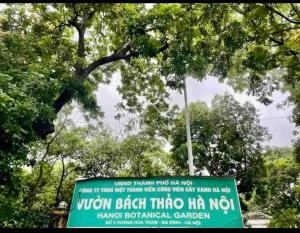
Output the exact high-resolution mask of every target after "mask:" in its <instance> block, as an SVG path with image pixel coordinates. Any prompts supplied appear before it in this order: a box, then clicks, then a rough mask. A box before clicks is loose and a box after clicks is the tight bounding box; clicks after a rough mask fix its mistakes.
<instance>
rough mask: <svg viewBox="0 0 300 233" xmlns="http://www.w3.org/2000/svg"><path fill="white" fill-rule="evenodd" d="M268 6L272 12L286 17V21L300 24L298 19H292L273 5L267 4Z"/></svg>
mask: <svg viewBox="0 0 300 233" xmlns="http://www.w3.org/2000/svg"><path fill="white" fill-rule="evenodd" d="M266 7H267V8H268V9H269V10H271V11H272V12H274V13H275V14H277V15H279V16H280V17H282V18H284V19H285V20H286V21H288V22H290V23H294V24H300V21H298V20H294V19H290V18H288V17H286V16H285V15H284V14H282V13H281V12H280V11H278V10H276V9H274V8H273V7H271V6H269V5H266Z"/></svg>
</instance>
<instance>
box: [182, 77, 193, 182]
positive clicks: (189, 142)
mask: <svg viewBox="0 0 300 233" xmlns="http://www.w3.org/2000/svg"><path fill="white" fill-rule="evenodd" d="M184 105H185V106H184V109H185V111H184V113H185V126H186V137H187V146H188V166H189V175H190V176H194V163H193V149H192V140H191V129H190V117H189V109H188V100H187V91H186V78H184Z"/></svg>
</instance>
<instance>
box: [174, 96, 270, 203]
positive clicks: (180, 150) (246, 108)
mask: <svg viewBox="0 0 300 233" xmlns="http://www.w3.org/2000/svg"><path fill="white" fill-rule="evenodd" d="M189 111H190V122H191V137H192V145H193V155H194V164H195V166H196V167H197V171H198V172H199V171H201V170H203V169H204V168H206V169H207V170H208V171H209V173H210V175H217V176H219V175H234V176H235V177H236V179H237V181H238V182H239V185H238V189H239V192H240V193H245V194H247V195H248V196H247V199H248V198H249V195H251V191H252V190H253V188H254V187H258V186H259V185H260V184H259V182H260V181H259V179H258V177H259V176H260V175H262V174H263V172H264V171H263V169H261V165H262V162H263V161H262V158H261V150H262V146H261V142H263V141H264V140H266V139H268V133H267V131H266V129H265V128H263V127H261V126H260V125H259V120H258V115H257V113H256V110H255V108H254V106H252V105H251V104H250V103H246V104H244V105H241V104H239V103H238V102H237V101H236V100H234V99H233V97H232V96H231V95H229V94H226V95H224V96H216V97H215V98H214V99H213V101H212V107H211V109H209V108H208V107H207V106H206V104H204V103H201V102H195V103H192V104H191V105H190V106H189ZM171 136H172V141H171V143H172V146H173V148H172V151H173V157H174V160H175V161H176V163H177V164H178V166H179V169H180V170H185V171H187V163H186V161H187V148H186V131H185V123H184V115H183V112H181V113H180V114H179V116H178V118H177V120H176V122H175V126H174V128H173V130H172V133H171ZM180 170H179V171H180ZM255 177H257V179H256V178H255Z"/></svg>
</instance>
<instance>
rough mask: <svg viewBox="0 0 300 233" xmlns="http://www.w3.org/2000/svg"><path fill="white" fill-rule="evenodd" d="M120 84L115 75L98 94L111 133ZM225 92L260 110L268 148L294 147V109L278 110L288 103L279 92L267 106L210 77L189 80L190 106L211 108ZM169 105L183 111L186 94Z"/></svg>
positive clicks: (176, 95) (174, 96)
mask: <svg viewBox="0 0 300 233" xmlns="http://www.w3.org/2000/svg"><path fill="white" fill-rule="evenodd" d="M120 80H121V77H120V74H119V73H116V74H114V75H113V77H112V81H111V83H110V84H109V85H105V84H101V85H100V86H99V88H98V90H97V92H96V96H97V101H98V104H99V105H100V106H101V108H102V110H103V111H104V112H105V116H104V119H103V123H104V124H106V125H108V126H109V127H110V128H111V129H112V130H118V125H117V124H116V120H114V116H115V115H116V113H117V111H116V108H115V107H114V106H115V105H116V104H117V103H118V102H120V101H121V97H120V95H119V94H118V92H117V89H116V88H117V86H118V85H120V84H121V83H120ZM225 92H228V93H230V94H232V95H233V96H234V98H235V99H236V100H237V101H239V102H240V103H245V102H246V101H249V102H251V103H252V104H253V105H254V106H255V107H256V108H257V110H258V113H259V116H260V123H261V125H262V126H264V127H266V128H268V131H269V133H270V134H271V135H272V139H271V140H270V141H269V142H265V143H264V144H265V145H269V146H276V147H282V146H290V145H291V143H292V140H293V139H295V138H294V136H293V131H294V130H295V129H296V128H295V124H294V123H291V122H290V121H289V119H288V116H291V115H292V107H285V108H283V109H278V107H277V105H278V104H282V102H283V101H284V100H286V98H287V97H288V95H287V94H283V93H281V92H279V91H277V92H275V93H274V94H273V96H272V99H273V100H274V101H273V103H272V104H270V105H268V106H265V105H263V104H261V103H259V102H258V101H257V100H256V98H255V97H253V96H248V95H247V94H245V93H235V92H234V90H233V89H232V88H231V87H230V86H228V85H227V84H225V83H219V82H218V80H217V79H216V78H214V77H208V78H207V79H205V80H203V81H202V82H200V81H197V80H195V79H193V78H188V79H187V93H188V102H189V103H191V102H195V101H203V102H206V103H207V105H208V106H209V107H210V106H211V101H212V99H213V98H214V96H215V95H217V94H218V95H222V94H224V93H225ZM169 103H171V104H177V105H179V107H180V108H183V107H184V96H183V94H179V93H177V92H175V91H171V92H170V101H169Z"/></svg>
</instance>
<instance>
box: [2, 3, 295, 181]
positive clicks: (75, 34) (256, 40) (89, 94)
mask: <svg viewBox="0 0 300 233" xmlns="http://www.w3.org/2000/svg"><path fill="white" fill-rule="evenodd" d="M25 7H26V10H25ZM298 24H299V5H297V4H240V5H237V4H155V5H154V6H153V7H152V8H151V9H147V8H146V7H145V5H144V4H92V5H91V4H75V3H71V4H57V3H54V4H27V5H17V4H15V5H10V6H9V7H8V9H6V10H5V12H4V13H3V14H2V17H1V30H0V32H1V35H2V36H1V43H0V46H1V55H0V56H1V57H2V58H3V59H1V68H0V69H1V70H0V75H1V81H0V84H1V89H2V90H1V92H0V98H1V109H0V110H1V111H0V120H1V122H3V124H2V125H1V127H0V133H1V134H0V135H1V136H0V151H1V163H0V167H1V174H0V182H1V183H6V184H7V183H9V179H10V173H11V170H12V169H13V167H16V166H18V163H21V164H22V163H24V160H26V144H28V143H30V142H32V141H35V140H36V138H37V137H41V138H45V137H46V136H47V135H49V134H50V133H52V132H53V131H54V125H53V120H54V119H55V117H56V115H57V113H58V112H59V111H60V110H61V108H62V107H63V106H65V105H66V104H67V103H69V102H71V100H76V101H78V102H79V103H81V104H82V105H83V106H84V107H85V109H87V110H89V112H90V113H91V114H90V115H91V116H97V114H99V111H100V110H99V108H98V107H97V103H96V100H95V96H94V93H93V92H94V91H95V90H96V88H97V85H98V84H99V83H108V82H109V81H110V78H111V74H112V73H113V72H114V71H120V72H121V75H122V86H121V87H120V88H119V92H120V93H121V95H122V98H123V103H122V104H121V105H120V106H122V107H123V108H125V109H127V110H129V111H142V110H143V109H145V113H146V115H148V120H153V119H156V121H158V122H159V123H161V124H162V125H163V124H165V123H166V122H167V120H166V118H165V117H160V116H161V115H162V113H163V112H166V111H167V110H168V104H167V103H166V101H165V99H166V98H167V97H168V93H167V88H168V87H169V88H172V89H175V90H179V91H181V90H182V87H183V79H184V77H185V76H186V75H191V76H192V77H194V78H196V79H198V80H202V79H203V78H205V77H206V76H207V75H208V74H211V75H214V76H216V77H218V78H219V80H220V81H223V80H225V79H227V80H229V81H230V83H231V85H232V86H234V87H235V89H236V90H244V89H248V90H249V94H251V93H252V94H255V95H257V96H258V97H259V100H260V101H261V102H263V103H265V104H268V103H270V101H271V99H270V96H271V94H272V92H273V91H274V90H276V89H278V88H279V87H280V85H279V83H284V88H285V89H286V90H289V91H290V92H291V96H290V100H291V101H292V102H293V103H294V104H295V106H296V107H295V109H294V121H295V122H296V123H297V122H298V120H297V119H298V115H299V114H298V110H299V106H298V105H299V104H298V103H299V95H298V93H299V88H298V87H299V82H298V80H299V74H298V73H299V61H298V59H299V52H298V49H299V48H298V47H299V46H298V45H297V43H296V42H297V41H298V39H299V32H298ZM20 80H22V81H20ZM49 83H50V84H51V85H49ZM3 90H5V91H3ZM139 97H143V98H139ZM24 109H25V110H24ZM27 109H29V110H30V111H27ZM146 119H147V117H146Z"/></svg>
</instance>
